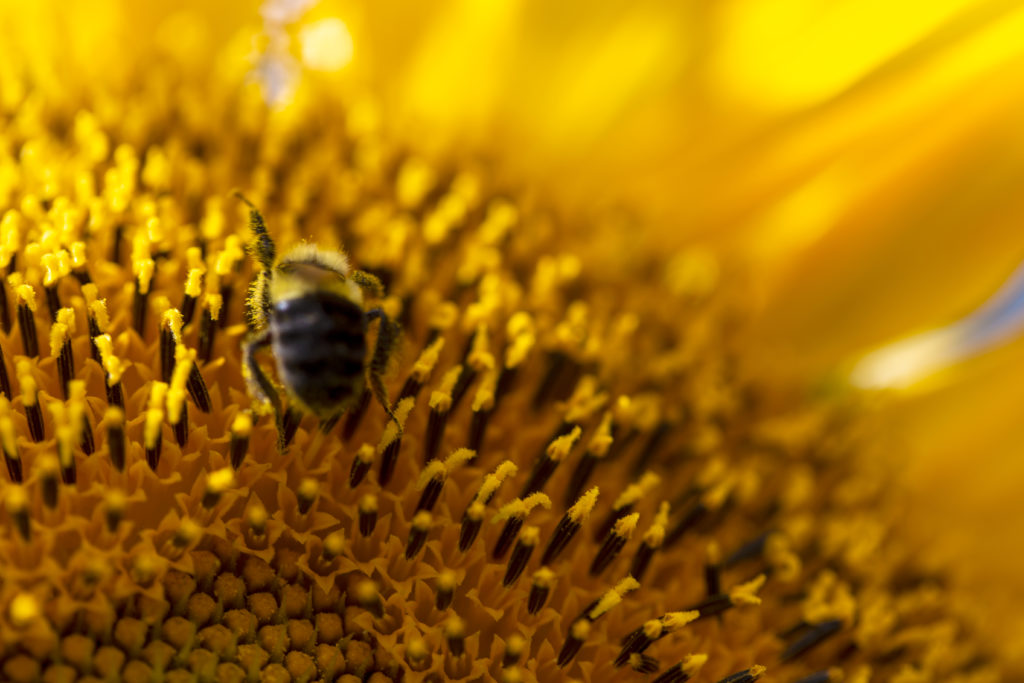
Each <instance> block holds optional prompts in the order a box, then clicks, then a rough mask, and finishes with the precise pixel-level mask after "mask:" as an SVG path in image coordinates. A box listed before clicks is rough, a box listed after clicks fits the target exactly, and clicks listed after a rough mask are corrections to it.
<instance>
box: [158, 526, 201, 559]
mask: <svg viewBox="0 0 1024 683" xmlns="http://www.w3.org/2000/svg"><path fill="white" fill-rule="evenodd" d="M202 533H203V530H202V529H201V528H200V526H199V525H198V524H196V522H195V521H194V520H191V519H189V518H188V517H186V518H184V519H182V520H181V522H180V523H179V524H178V528H177V529H175V530H174V534H173V535H172V536H171V538H170V541H169V542H168V544H167V545H165V546H164V548H163V549H162V551H161V553H162V554H164V555H168V556H169V557H174V558H177V557H181V556H182V555H183V554H184V552H185V550H187V549H188V548H189V547H190V546H192V545H194V544H195V542H196V541H198V540H199V537H200V536H202Z"/></svg>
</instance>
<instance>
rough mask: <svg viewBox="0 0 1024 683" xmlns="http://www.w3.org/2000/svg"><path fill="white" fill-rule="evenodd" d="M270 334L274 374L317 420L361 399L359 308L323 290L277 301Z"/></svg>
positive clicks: (362, 319) (362, 326) (363, 322)
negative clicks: (274, 361) (276, 372)
mask: <svg viewBox="0 0 1024 683" xmlns="http://www.w3.org/2000/svg"><path fill="white" fill-rule="evenodd" d="M270 331H271V336H272V344H273V351H274V357H275V358H276V359H277V371H278V375H279V376H280V378H281V380H282V382H283V383H284V385H285V386H286V387H288V389H289V390H290V391H291V393H292V394H293V395H294V396H295V397H296V398H298V399H299V400H300V401H302V402H303V403H304V404H305V405H306V406H307V407H308V408H309V409H310V410H311V411H313V412H314V413H316V414H317V415H318V416H320V417H329V416H332V415H336V414H338V413H340V412H342V411H343V410H344V409H345V408H347V407H348V406H349V405H351V403H352V401H354V400H355V399H356V398H357V397H358V396H359V395H360V393H361V392H362V390H363V383H364V379H363V368H364V367H365V362H366V316H365V313H364V311H363V309H362V308H361V307H360V306H359V305H358V304H356V303H354V302H352V301H350V300H348V299H346V298H344V297H341V296H338V295H336V294H333V293H331V292H324V291H318V292H313V293H310V294H306V295H304V296H300V297H296V298H292V299H285V300H283V301H278V302H276V303H274V310H273V315H272V316H271V317H270Z"/></svg>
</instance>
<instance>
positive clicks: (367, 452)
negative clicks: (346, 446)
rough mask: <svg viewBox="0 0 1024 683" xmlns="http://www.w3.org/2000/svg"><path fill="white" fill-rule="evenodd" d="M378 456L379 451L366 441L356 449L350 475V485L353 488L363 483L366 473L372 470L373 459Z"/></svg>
mask: <svg viewBox="0 0 1024 683" xmlns="http://www.w3.org/2000/svg"><path fill="white" fill-rule="evenodd" d="M376 456H377V451H376V450H374V448H373V446H371V445H370V444H368V443H364V444H363V445H362V446H360V447H359V450H358V451H356V455H355V457H354V458H353V459H352V470H351V471H350V472H349V475H348V485H349V486H350V487H351V488H355V487H357V486H359V484H360V483H362V481H363V478H364V477H366V473H367V472H369V471H370V467H372V466H373V459H374V458H375V457H376Z"/></svg>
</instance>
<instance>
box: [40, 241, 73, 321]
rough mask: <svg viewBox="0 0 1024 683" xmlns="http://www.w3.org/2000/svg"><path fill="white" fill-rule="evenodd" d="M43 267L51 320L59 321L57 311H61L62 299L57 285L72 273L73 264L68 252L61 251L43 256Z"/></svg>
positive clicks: (41, 261)
mask: <svg viewBox="0 0 1024 683" xmlns="http://www.w3.org/2000/svg"><path fill="white" fill-rule="evenodd" d="M40 263H41V265H42V266H43V271H44V272H43V293H44V294H45V296H46V306H47V308H48V309H49V312H50V320H51V321H56V320H57V311H59V310H60V309H61V305H60V297H59V296H58V294H57V285H58V284H59V283H60V279H61V278H62V277H64V276H65V275H66V274H68V273H70V272H71V263H70V259H69V255H68V253H67V251H65V250H63V249H61V250H60V251H57V252H53V253H49V254H43V256H42V258H41V259H40Z"/></svg>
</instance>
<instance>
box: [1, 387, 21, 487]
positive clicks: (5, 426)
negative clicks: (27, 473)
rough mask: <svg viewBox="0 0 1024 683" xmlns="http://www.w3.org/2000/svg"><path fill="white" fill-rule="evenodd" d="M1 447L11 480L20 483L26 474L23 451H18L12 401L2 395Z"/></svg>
mask: <svg viewBox="0 0 1024 683" xmlns="http://www.w3.org/2000/svg"><path fill="white" fill-rule="evenodd" d="M0 447H2V448H3V452H4V462H6V463H7V473H8V474H9V475H10V477H11V481H12V482H14V483H15V484H20V483H21V482H22V478H23V476H24V473H23V472H22V465H21V453H20V452H19V451H18V440H17V434H16V432H15V429H14V420H13V419H12V418H11V403H10V401H8V400H7V397H6V396H0Z"/></svg>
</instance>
